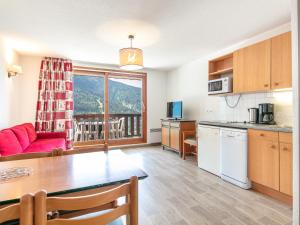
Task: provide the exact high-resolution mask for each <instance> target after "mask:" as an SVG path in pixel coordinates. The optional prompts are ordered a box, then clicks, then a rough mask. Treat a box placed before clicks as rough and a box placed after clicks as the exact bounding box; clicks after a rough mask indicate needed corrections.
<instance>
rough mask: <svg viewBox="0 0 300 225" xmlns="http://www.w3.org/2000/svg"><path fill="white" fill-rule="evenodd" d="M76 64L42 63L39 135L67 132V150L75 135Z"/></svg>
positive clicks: (58, 60)
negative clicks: (74, 75)
mask: <svg viewBox="0 0 300 225" xmlns="http://www.w3.org/2000/svg"><path fill="white" fill-rule="evenodd" d="M72 120H73V80H72V61H70V60H67V59H59V58H49V57H45V58H44V59H43V60H42V63H41V69H40V77H39V94H38V102H37V112H36V130H37V131H38V132H59V131H65V132H66V133H67V148H71V147H72V135H73V130H72V126H73V122H72Z"/></svg>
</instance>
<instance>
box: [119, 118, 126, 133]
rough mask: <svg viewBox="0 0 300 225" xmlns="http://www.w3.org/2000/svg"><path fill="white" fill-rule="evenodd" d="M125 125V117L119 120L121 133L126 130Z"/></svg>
mask: <svg viewBox="0 0 300 225" xmlns="http://www.w3.org/2000/svg"><path fill="white" fill-rule="evenodd" d="M124 123H125V118H124V117H122V118H120V119H119V126H118V129H119V131H122V130H124V125H125V124H124Z"/></svg>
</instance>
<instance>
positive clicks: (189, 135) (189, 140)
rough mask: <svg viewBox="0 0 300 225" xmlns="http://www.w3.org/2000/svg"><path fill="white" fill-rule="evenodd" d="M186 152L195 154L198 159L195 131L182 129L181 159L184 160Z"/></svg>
mask: <svg viewBox="0 0 300 225" xmlns="http://www.w3.org/2000/svg"><path fill="white" fill-rule="evenodd" d="M187 154H191V155H195V156H196V160H198V145H197V138H196V132H195V131H183V151H182V158H183V160H185V157H186V155H187Z"/></svg>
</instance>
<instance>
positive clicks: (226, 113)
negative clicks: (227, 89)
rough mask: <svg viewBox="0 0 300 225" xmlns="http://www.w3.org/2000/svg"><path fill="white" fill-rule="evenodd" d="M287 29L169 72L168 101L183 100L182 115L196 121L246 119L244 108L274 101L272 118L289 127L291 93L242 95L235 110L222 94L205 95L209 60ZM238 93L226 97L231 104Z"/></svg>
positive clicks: (286, 26)
mask: <svg viewBox="0 0 300 225" xmlns="http://www.w3.org/2000/svg"><path fill="white" fill-rule="evenodd" d="M288 30H290V24H285V25H283V26H280V27H278V28H276V29H273V30H270V31H267V32H265V33H263V34H260V35H258V36H255V37H253V38H250V39H248V40H245V41H243V42H240V43H238V44H236V45H234V46H231V47H228V48H226V49H224V50H222V51H219V52H217V53H214V54H212V55H210V56H207V57H205V58H203V59H198V60H195V61H192V62H190V63H187V64H185V65H183V66H181V67H180V68H178V69H175V70H173V71H170V72H169V73H168V80H167V83H168V86H167V99H168V101H173V100H182V101H183V108H184V117H185V118H187V119H196V120H229V121H248V112H247V109H248V108H250V107H257V106H258V104H259V103H274V104H275V119H276V121H277V122H278V124H282V125H288V126H291V125H292V123H293V120H292V118H293V108H292V92H291V91H290V92H276V93H260V94H243V95H242V97H241V99H240V102H239V104H238V106H237V107H236V108H235V109H231V108H229V107H228V106H227V105H226V103H225V99H224V97H216V96H208V95H207V81H208V60H209V59H210V58H214V57H218V56H221V55H224V54H227V53H229V52H232V51H234V50H236V49H238V48H241V47H244V46H247V45H250V44H253V43H255V42H257V41H261V40H265V39H267V38H270V37H272V36H275V35H278V34H280V33H283V32H286V31H288ZM236 100H237V96H232V97H228V102H229V103H234V102H235V101H236Z"/></svg>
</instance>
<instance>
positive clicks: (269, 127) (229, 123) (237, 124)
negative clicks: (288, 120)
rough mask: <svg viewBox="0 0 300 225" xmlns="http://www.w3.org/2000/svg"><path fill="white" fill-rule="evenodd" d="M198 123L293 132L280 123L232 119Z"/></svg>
mask: <svg viewBox="0 0 300 225" xmlns="http://www.w3.org/2000/svg"><path fill="white" fill-rule="evenodd" d="M199 124H200V125H208V126H216V127H227V128H241V129H256V130H267V131H279V132H287V133H292V132H293V128H292V127H290V126H280V125H266V124H252V123H244V122H233V121H200V122H199Z"/></svg>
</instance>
